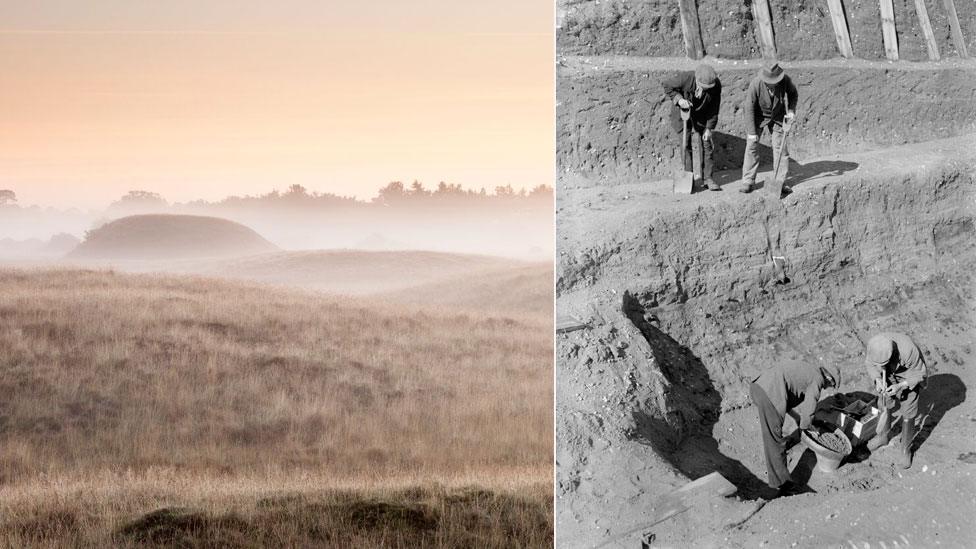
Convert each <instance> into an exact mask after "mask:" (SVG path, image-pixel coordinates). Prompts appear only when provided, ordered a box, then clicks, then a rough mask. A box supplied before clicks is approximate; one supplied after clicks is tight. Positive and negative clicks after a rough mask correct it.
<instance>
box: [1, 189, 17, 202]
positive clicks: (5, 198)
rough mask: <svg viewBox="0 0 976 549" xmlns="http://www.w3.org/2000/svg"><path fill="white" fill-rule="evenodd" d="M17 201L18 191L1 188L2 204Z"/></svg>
mask: <svg viewBox="0 0 976 549" xmlns="http://www.w3.org/2000/svg"><path fill="white" fill-rule="evenodd" d="M16 203H17V193H15V192H13V191H11V190H10V189H0V206H6V205H8V204H16Z"/></svg>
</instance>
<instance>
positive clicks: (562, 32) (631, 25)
mask: <svg viewBox="0 0 976 549" xmlns="http://www.w3.org/2000/svg"><path fill="white" fill-rule="evenodd" d="M893 5H894V10H895V30H896V33H897V35H898V46H899V55H900V57H901V59H905V60H912V61H922V60H927V59H928V53H927V50H926V49H925V42H924V38H923V36H922V32H921V29H920V28H919V25H918V16H917V15H916V13H915V3H914V0H894V3H893ZM955 5H956V12H957V15H958V17H959V23H960V26H961V28H962V31H963V36H964V37H965V39H966V43H967V45H966V47H967V50H968V51H969V52H970V53H974V52H976V3H974V2H972V1H971V0H956V2H955ZM844 6H845V10H846V12H847V21H848V27H849V30H850V34H851V45H852V46H853V48H854V55H855V56H856V57H858V58H861V59H884V57H885V53H884V42H883V39H882V36H881V12H880V8H879V6H878V2H877V1H876V0H845V2H844ZM925 6H926V9H927V11H928V14H929V19H930V20H931V22H932V29H933V31H934V33H935V36H936V41H937V42H938V45H939V51H940V52H941V54H942V56H943V58H944V57H949V56H955V55H957V52H956V48H955V46H954V45H953V43H952V39H951V35H950V32H949V26H948V21H947V16H946V10H945V7H944V5H943V3H942V1H941V0H925ZM769 7H770V14H771V15H772V19H773V29H774V32H775V34H776V49H777V53H778V55H779V58H780V59H783V60H798V59H830V58H834V57H839V54H838V53H837V46H836V42H835V40H834V31H833V26H832V25H831V22H830V13H829V12H828V11H827V4H826V2H823V1H819V0H818V1H810V0H799V1H797V0H770V2H769ZM698 18H699V21H700V23H701V29H702V39H703V41H704V43H705V52H706V54H708V55H711V56H714V57H727V58H732V59H752V58H758V57H760V53H759V44H758V41H757V40H756V31H755V25H754V24H753V18H752V2H751V0H746V1H742V2H698ZM556 24H557V32H556V47H557V49H558V51H559V53H560V54H562V55H611V54H616V55H645V56H659V57H664V56H684V55H685V51H684V42H683V40H682V36H681V22H680V19H679V18H678V3H677V2H673V1H671V0H557V2H556Z"/></svg>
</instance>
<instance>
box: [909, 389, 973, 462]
mask: <svg viewBox="0 0 976 549" xmlns="http://www.w3.org/2000/svg"><path fill="white" fill-rule="evenodd" d="M965 401H966V385H965V384H964V383H963V382H962V380H961V379H959V376H957V375H955V374H935V375H933V376H929V378H928V380H927V381H926V385H925V388H924V389H922V393H921V394H920V395H919V411H918V413H919V416H920V418H919V424H920V425H921V429H919V432H918V433H917V434H916V435H915V441H914V443H913V449H914V450H918V449H919V448H920V447H921V446H922V445H923V444H925V441H926V440H928V438H929V437H930V436H932V431H934V430H935V428H936V426H937V425H938V424H939V422H940V421H942V418H943V416H945V414H946V412H948V411H949V410H951V409H952V408H955V407H956V406H959V405H960V404H962V403H963V402H965Z"/></svg>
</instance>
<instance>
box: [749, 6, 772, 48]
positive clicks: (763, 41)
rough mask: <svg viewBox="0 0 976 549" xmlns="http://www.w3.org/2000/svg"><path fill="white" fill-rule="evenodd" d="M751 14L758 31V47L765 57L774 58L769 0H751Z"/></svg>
mask: <svg viewBox="0 0 976 549" xmlns="http://www.w3.org/2000/svg"><path fill="white" fill-rule="evenodd" d="M752 15H753V19H755V21H756V28H757V29H758V31H759V33H758V34H759V47H760V48H761V50H762V56H763V58H765V59H776V40H775V38H774V36H773V20H772V17H771V16H770V15H769V0H753V2H752Z"/></svg>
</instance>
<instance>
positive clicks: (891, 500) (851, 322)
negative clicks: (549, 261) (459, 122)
mask: <svg viewBox="0 0 976 549" xmlns="http://www.w3.org/2000/svg"><path fill="white" fill-rule="evenodd" d="M974 50H976V5H974V3H973V2H968V1H966V2H964V1H961V0H956V1H955V2H953V1H952V0H946V1H945V2H941V1H939V2H934V1H921V0H918V1H915V2H909V1H903V0H881V1H880V2H857V1H853V0H832V1H827V2H782V1H768V0H754V1H752V2H695V1H694V0H680V1H674V2H664V1H653V0H648V1H627V2H625V1H609V2H608V1H595V0H594V1H571V0H558V1H557V3H556V164H557V174H556V389H555V390H556V396H555V407H556V421H555V426H556V448H555V469H556V486H555V532H556V546H557V547H560V548H584V547H586V548H596V547H600V548H625V547H629V548H635V549H636V548H647V547H696V548H697V547H852V548H853V547H856V548H861V547H864V548H868V547H888V548H890V547H935V546H942V547H966V546H969V545H971V544H972V540H973V539H976V528H974V521H973V518H974V517H976V500H974V497H976V496H974V494H976V482H974V477H973V473H974V467H973V465H974V463H976V436H974V435H976V408H974V406H973V396H972V392H971V391H972V389H971V387H973V386H974V385H976V371H974V370H973V359H974V334H976V319H974V314H973V311H974V308H973V290H974V285H973V275H972V273H973V269H974V266H976V254H974V249H973V245H974V244H973V243H974V238H973V236H974V229H973V216H974V212H976V208H974V200H973V199H974V183H976V135H974V132H976V65H974V64H973V62H972V59H971V58H970V57H969V55H970V54H969V53H968V52H973V51H974Z"/></svg>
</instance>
